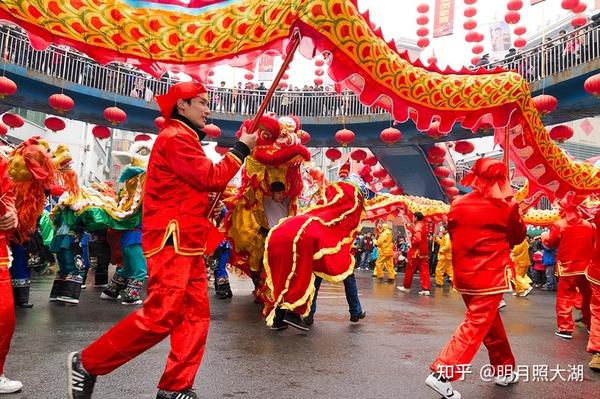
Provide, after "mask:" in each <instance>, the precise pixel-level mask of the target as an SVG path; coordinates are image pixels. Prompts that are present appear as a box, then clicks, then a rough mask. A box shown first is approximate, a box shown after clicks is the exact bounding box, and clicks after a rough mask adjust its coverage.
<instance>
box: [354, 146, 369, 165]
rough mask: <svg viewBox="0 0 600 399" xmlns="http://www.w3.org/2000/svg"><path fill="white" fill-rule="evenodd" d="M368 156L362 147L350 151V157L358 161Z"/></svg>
mask: <svg viewBox="0 0 600 399" xmlns="http://www.w3.org/2000/svg"><path fill="white" fill-rule="evenodd" d="M366 157H367V152H366V151H365V150H362V149H360V148H357V149H356V150H353V151H352V152H351V153H350V158H352V159H354V160H355V161H356V162H360V161H363V160H364V159H365V158H366Z"/></svg>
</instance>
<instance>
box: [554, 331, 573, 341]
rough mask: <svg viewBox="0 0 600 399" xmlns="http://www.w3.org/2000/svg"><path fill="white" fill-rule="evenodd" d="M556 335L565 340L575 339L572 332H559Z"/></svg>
mask: <svg viewBox="0 0 600 399" xmlns="http://www.w3.org/2000/svg"><path fill="white" fill-rule="evenodd" d="M554 335H556V336H557V337H561V338H564V339H571V338H573V333H572V332H571V331H557V332H555V333H554Z"/></svg>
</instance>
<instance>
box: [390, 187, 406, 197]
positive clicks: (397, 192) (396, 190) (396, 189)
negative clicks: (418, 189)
mask: <svg viewBox="0 0 600 399" xmlns="http://www.w3.org/2000/svg"><path fill="white" fill-rule="evenodd" d="M390 194H392V195H403V194H404V190H403V189H402V187H398V186H396V187H392V188H390Z"/></svg>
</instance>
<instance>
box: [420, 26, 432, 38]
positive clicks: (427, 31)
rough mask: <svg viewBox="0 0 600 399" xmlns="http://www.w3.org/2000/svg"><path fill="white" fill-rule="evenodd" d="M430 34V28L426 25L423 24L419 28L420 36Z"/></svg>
mask: <svg viewBox="0 0 600 399" xmlns="http://www.w3.org/2000/svg"><path fill="white" fill-rule="evenodd" d="M428 34H429V29H427V28H426V27H424V26H422V27H420V28H419V29H417V36H419V37H425V36H427V35H428Z"/></svg>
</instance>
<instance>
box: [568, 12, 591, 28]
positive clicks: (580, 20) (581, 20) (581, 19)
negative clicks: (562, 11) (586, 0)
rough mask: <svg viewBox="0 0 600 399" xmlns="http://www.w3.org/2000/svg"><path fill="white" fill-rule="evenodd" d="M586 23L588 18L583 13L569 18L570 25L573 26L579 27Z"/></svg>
mask: <svg viewBox="0 0 600 399" xmlns="http://www.w3.org/2000/svg"><path fill="white" fill-rule="evenodd" d="M587 23H588V19H587V17H586V16H585V15H578V16H576V17H575V18H573V19H572V20H571V25H572V26H573V28H579V27H580V26H583V25H585V24H587Z"/></svg>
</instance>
